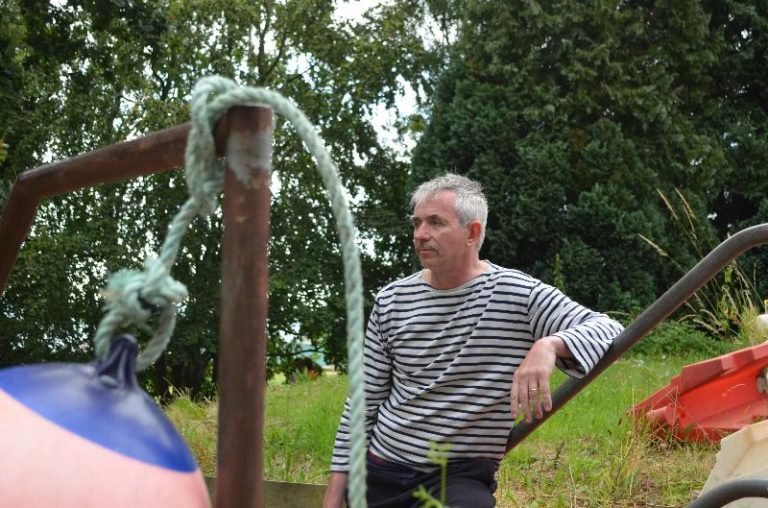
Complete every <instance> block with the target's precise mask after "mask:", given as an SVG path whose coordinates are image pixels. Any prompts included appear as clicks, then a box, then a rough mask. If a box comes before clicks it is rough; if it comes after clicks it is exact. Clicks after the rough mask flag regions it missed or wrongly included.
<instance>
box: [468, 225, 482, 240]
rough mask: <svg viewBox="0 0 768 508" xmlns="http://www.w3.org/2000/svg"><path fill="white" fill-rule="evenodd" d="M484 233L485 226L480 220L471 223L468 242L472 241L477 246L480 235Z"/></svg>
mask: <svg viewBox="0 0 768 508" xmlns="http://www.w3.org/2000/svg"><path fill="white" fill-rule="evenodd" d="M482 233H483V225H482V224H480V221H479V220H473V221H472V222H470V223H469V235H468V236H467V240H469V241H471V242H472V243H474V244H475V245H477V243H478V242H479V241H480V235H481V234H482Z"/></svg>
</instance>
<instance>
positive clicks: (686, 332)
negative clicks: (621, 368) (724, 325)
mask: <svg viewBox="0 0 768 508" xmlns="http://www.w3.org/2000/svg"><path fill="white" fill-rule="evenodd" d="M736 348H737V346H736V342H735V341H727V340H719V339H716V338H714V337H712V336H710V335H707V334H706V333H704V332H703V331H701V330H700V329H699V328H697V327H696V325H694V324H693V323H691V322H688V321H665V322H663V323H661V324H660V325H659V326H658V327H656V329H655V330H653V331H652V332H651V333H649V334H648V335H646V336H645V337H644V338H643V339H641V340H640V342H638V343H637V344H635V346H634V347H633V348H632V350H631V352H630V353H631V354H632V355H638V356H650V357H654V358H664V357H668V356H671V357H677V358H686V357H691V356H695V357H697V358H701V357H705V358H711V357H715V356H719V355H722V354H725V353H728V352H729V351H733V350H734V349H736Z"/></svg>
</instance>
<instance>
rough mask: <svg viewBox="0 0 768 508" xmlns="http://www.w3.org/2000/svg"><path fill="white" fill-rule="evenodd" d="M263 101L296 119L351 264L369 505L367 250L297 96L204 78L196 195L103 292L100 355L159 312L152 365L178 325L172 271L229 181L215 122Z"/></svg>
mask: <svg viewBox="0 0 768 508" xmlns="http://www.w3.org/2000/svg"><path fill="white" fill-rule="evenodd" d="M254 103H261V104H267V105H269V106H271V107H272V108H273V109H274V110H275V111H276V112H277V113H279V114H280V115H282V116H283V117H285V118H286V119H287V120H288V121H290V122H291V123H292V124H293V126H294V128H295V129H296V132H297V133H298V134H299V136H300V137H301V139H302V141H303V142H304V144H305V146H306V147H307V150H308V151H309V152H310V153H311V154H312V156H313V157H314V158H315V162H316V163H317V167H318V171H319V172H320V176H321V178H322V180H323V184H324V185H325V189H326V193H327V194H328V199H329V201H330V204H331V209H332V211H333V214H334V217H335V218H336V229H337V232H338V234H339V239H340V241H341V249H342V258H343V261H344V283H345V296H346V304H347V354H348V359H349V385H350V396H349V399H350V441H351V444H350V459H349V462H350V474H349V482H348V497H349V503H350V507H352V508H358V507H365V506H366V503H365V476H366V471H365V448H366V436H365V423H364V418H365V392H364V389H363V288H362V270H361V268H360V254H359V252H358V249H357V245H356V244H355V225H354V221H353V219H352V214H351V212H350V210H349V205H348V203H347V199H346V197H345V195H344V192H343V186H342V184H341V180H340V178H339V174H338V171H337V169H336V166H335V164H334V163H333V161H332V159H331V157H330V155H329V153H328V150H327V149H326V147H325V144H324V143H323V140H322V139H321V138H320V136H319V135H318V134H317V131H316V130H315V128H314V127H313V126H312V123H311V122H310V121H309V119H308V118H307V117H306V116H305V115H304V113H303V112H301V111H300V110H299V109H298V108H297V107H296V106H295V105H294V104H293V103H292V102H291V101H289V100H288V99H286V98H285V97H283V96H282V95H280V94H279V93H277V92H273V91H271V90H266V89H263V88H251V87H240V86H238V85H236V84H235V83H234V82H233V81H231V80H229V79H225V78H221V77H217V76H212V77H207V78H203V79H201V80H200V81H199V82H198V83H197V85H196V86H195V88H194V90H193V92H192V98H191V100H190V112H191V116H192V128H191V129H190V132H189V137H188V138H187V147H186V151H185V153H184V160H185V176H186V180H187V186H188V188H189V199H188V200H187V201H186V203H185V204H184V205H183V206H182V207H181V209H180V210H179V212H178V213H177V214H176V216H175V217H174V218H173V221H172V222H171V225H170V226H169V230H168V235H167V236H166V239H165V241H164V242H163V245H162V248H161V250H160V255H159V257H158V258H156V259H148V260H147V261H146V262H145V265H144V270H143V271H135V270H122V271H120V272H117V273H115V274H114V275H113V276H112V277H110V280H109V282H108V285H107V288H106V290H105V292H104V296H105V299H106V301H107V303H106V305H105V310H106V314H105V316H104V318H103V319H102V321H101V323H99V327H98V328H97V331H96V337H95V339H94V341H95V349H96V356H97V357H98V358H103V357H104V356H105V355H106V353H107V350H108V349H109V344H110V341H111V340H112V337H113V336H114V335H115V334H116V332H117V329H118V327H119V326H121V325H122V324H123V323H125V322H130V323H134V324H137V325H139V326H141V327H143V328H145V329H146V328H148V327H147V325H146V323H147V321H148V319H149V318H150V316H151V315H152V314H153V312H157V313H158V318H157V321H158V324H157V329H156V330H155V332H154V335H153V336H152V338H151V339H150V340H149V342H148V343H147V345H146V347H145V348H144V349H143V350H142V352H141V353H140V354H139V357H138V359H137V368H138V369H139V370H143V369H146V368H147V367H148V366H149V365H151V364H152V363H153V362H154V361H155V360H157V358H159V357H160V355H161V354H162V352H163V351H164V350H165V348H166V346H167V345H168V342H169V340H170V337H171V333H172V332H173V328H174V325H175V323H176V306H177V304H179V303H180V302H181V301H182V300H184V298H186V297H187V289H186V287H185V286H184V285H183V284H181V283H180V282H178V281H176V280H174V279H173V278H172V277H171V275H170V271H171V267H172V266H173V263H174V261H175V259H176V256H177V254H178V251H179V246H180V244H181V239H182V237H183V236H184V233H185V232H186V230H187V228H188V227H189V224H190V223H191V222H192V220H193V219H194V218H195V217H196V216H197V215H207V214H210V213H212V212H213V211H214V210H215V208H216V196H217V194H218V193H219V192H220V190H221V187H222V183H223V171H222V168H221V164H220V163H219V161H218V159H217V157H216V149H215V143H214V138H213V127H214V125H215V122H216V120H217V119H218V118H219V117H221V116H222V115H223V114H224V113H226V111H227V110H228V109H229V108H231V107H233V106H237V105H244V104H254Z"/></svg>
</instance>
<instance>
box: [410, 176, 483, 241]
mask: <svg viewBox="0 0 768 508" xmlns="http://www.w3.org/2000/svg"><path fill="white" fill-rule="evenodd" d="M443 191H453V192H455V193H456V201H455V203H454V206H455V207H456V214H457V215H458V216H459V222H460V223H461V225H462V226H466V225H468V224H469V223H470V222H472V221H473V220H477V221H480V224H481V225H482V227H483V229H482V231H481V232H480V240H479V241H478V242H477V250H480V247H482V246H483V240H485V224H486V222H487V221H488V202H487V201H486V199H485V194H483V187H482V186H481V185H480V183H479V182H476V181H474V180H470V179H469V178H467V177H466V176H461V175H457V174H454V173H446V174H444V175H442V176H438V177H436V178H433V179H432V180H429V181H428V182H424V183H422V184H421V185H419V186H418V187H417V188H416V190H415V191H413V194H411V210H413V209H415V208H416V207H417V206H418V205H421V204H422V203H424V201H426V200H427V199H430V198H432V197H434V196H435V194H437V193H439V192H443Z"/></svg>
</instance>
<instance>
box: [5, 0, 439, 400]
mask: <svg viewBox="0 0 768 508" xmlns="http://www.w3.org/2000/svg"><path fill="white" fill-rule="evenodd" d="M413 8H415V7H414V6H411V5H409V4H407V3H402V4H395V5H393V6H387V7H380V8H377V9H374V10H373V11H371V12H370V13H369V14H368V17H367V18H366V22H365V23H363V24H356V23H352V22H346V21H339V20H337V19H335V18H334V16H333V12H334V11H333V2H330V1H328V0H293V1H287V2H277V1H272V0H264V1H261V2H250V1H245V0H242V1H235V2H228V3H226V4H222V3H220V2H215V1H213V0H193V1H181V0H146V1H138V0H137V1H131V2H123V1H120V2H118V1H113V2H92V1H88V0H72V1H69V2H55V3H53V2H42V1H31V0H11V1H10V2H8V7H4V8H3V16H12V17H13V19H14V20H16V21H17V22H19V23H18V24H20V25H21V26H22V27H24V29H23V30H20V31H17V32H9V31H8V28H6V27H8V26H9V25H8V24H7V23H3V25H2V26H3V28H2V30H3V31H4V32H3V33H2V35H0V41H2V43H3V46H2V48H0V55H2V57H3V58H7V57H6V55H8V54H12V55H14V58H15V60H14V62H15V65H16V66H15V67H13V68H12V69H11V70H12V71H13V73H12V74H10V76H11V78H12V82H11V84H8V85H6V84H5V83H6V82H2V83H0V87H2V88H1V89H0V90H1V91H2V93H3V95H2V101H3V104H2V106H3V107H4V108H5V106H8V109H7V110H8V111H16V113H15V116H14V118H13V119H12V118H10V117H8V121H7V122H5V123H3V124H2V125H0V136H1V137H3V138H4V139H5V140H6V142H7V144H8V145H9V152H8V153H9V156H8V159H7V160H6V161H5V163H4V166H3V175H4V179H5V178H6V175H13V176H15V175H16V174H18V172H20V171H21V170H23V169H26V168H29V167H32V166H34V165H37V164H40V163H41V162H42V161H43V160H44V159H45V158H46V157H50V158H59V157H65V156H70V155H74V154H77V153H81V152H83V151H86V150H89V149H92V148H95V147H98V146H102V145H105V144H109V143H113V142H116V141H120V140H123V139H125V138H126V137H132V136H137V135H141V134H143V133H146V132H149V131H152V130H156V129H159V128H164V127H168V126H171V125H174V124H177V123H180V122H182V121H185V120H186V119H187V113H186V107H185V103H186V100H187V97H188V96H189V93H190V91H191V88H192V86H193V85H194V83H195V82H196V81H197V79H199V78H200V77H202V76H204V75H209V74H222V75H225V76H229V77H233V78H234V79H236V80H237V81H239V82H240V83H243V84H248V85H257V86H267V87H269V88H272V89H275V90H278V91H280V92H282V93H283V94H284V95H286V96H288V97H290V98H291V99H292V100H294V102H296V103H297V104H298V105H299V106H300V107H301V108H302V109H303V110H304V112H305V113H306V114H307V115H308V116H309V118H310V119H311V120H312V121H313V122H314V123H315V124H316V125H317V126H318V128H319V130H320V132H321V134H322V136H323V137H324V138H325V139H326V142H327V144H328V145H329V146H330V149H331V152H332V154H333V156H334V157H335V160H336V162H337V164H338V166H339V169H340V172H341V175H342V178H343V180H344V182H345V184H346V185H347V187H348V188H349V189H350V193H351V195H352V196H353V197H355V202H356V203H358V204H357V205H356V211H357V212H359V213H358V214H359V217H360V221H359V224H358V225H359V227H360V229H361V230H362V231H364V233H363V237H364V240H365V241H366V242H367V245H368V246H369V247H370V249H364V259H363V264H364V270H365V276H366V280H365V284H366V287H369V288H375V287H378V286H380V285H381V284H383V280H389V279H390V278H391V277H392V276H393V274H395V273H399V272H400V271H401V270H402V266H403V264H404V261H403V259H404V254H403V251H402V250H401V248H400V247H401V244H402V242H394V243H393V242H392V241H391V238H392V236H393V232H392V231H393V230H395V229H397V228H398V227H399V226H397V225H396V224H400V221H401V220H402V217H401V216H398V214H397V213H389V212H387V213H379V212H377V210H378V209H379V207H381V208H384V209H392V210H398V209H400V208H401V207H402V196H401V195H399V194H397V192H398V190H400V189H401V188H402V187H403V186H404V182H405V176H404V174H405V170H406V168H405V165H404V164H403V163H402V162H398V161H397V160H396V158H395V153H394V152H393V151H392V150H391V149H389V148H387V147H385V146H382V145H381V144H380V142H379V140H378V138H377V135H376V132H375V130H374V128H373V127H372V125H371V119H370V114H371V111H372V110H373V108H374V106H375V105H376V104H380V103H383V104H386V105H388V106H393V105H394V100H395V97H396V96H397V95H398V94H399V93H400V90H401V88H402V86H403V80H410V79H414V80H418V79H420V76H422V74H423V69H424V68H426V67H427V66H429V65H431V58H432V57H431V55H430V54H428V53H427V52H426V51H424V50H422V49H421V48H420V46H419V44H418V40H417V39H416V38H415V37H414V35H413V32H414V30H413V26H412V19H413V18H412V17H411V16H409V12H410V11H409V9H413ZM307 20H310V21H311V22H309V23H307ZM13 80H15V81H13ZM18 83H23V85H24V86H23V87H20V88H19V87H17V86H16V85H17V84H18ZM28 104H31V106H29V108H27V109H24V107H26V105H28ZM20 119H24V121H23V122H21V121H19V120H20ZM274 164H275V168H276V171H275V179H276V180H277V181H279V185H277V186H276V187H275V192H274V196H273V204H272V205H273V215H272V226H271V227H272V242H271V244H270V256H271V260H270V263H271V272H272V277H271V288H270V306H271V309H270V319H269V336H270V344H269V353H270V356H269V364H270V368H271V369H280V368H281V366H283V365H285V364H286V363H287V360H288V359H289V358H290V356H291V355H292V354H294V353H295V345H294V343H293V342H291V340H290V339H292V338H294V337H301V338H307V339H309V340H310V341H311V342H312V343H313V344H315V345H316V346H317V347H318V348H322V349H324V350H327V351H328V353H329V357H330V358H331V359H332V360H333V361H334V362H336V363H338V364H339V365H341V366H342V367H343V365H344V363H345V355H344V349H343V348H344V340H345V339H344V333H343V330H345V325H344V322H345V318H344V315H343V303H342V295H343V288H342V284H343V278H342V276H341V270H342V263H341V258H340V255H339V249H338V246H337V241H336V235H335V227H334V224H333V221H332V219H331V217H330V209H329V207H328V205H327V199H326V198H325V191H324V190H323V189H322V186H321V184H320V179H319V178H318V176H317V175H316V174H315V173H316V172H315V170H314V163H313V162H312V161H311V159H310V157H309V156H308V154H307V153H306V152H305V150H304V149H303V147H302V146H301V143H300V141H299V139H298V137H297V136H296V135H295V134H294V133H293V132H292V130H291V129H290V128H289V127H287V126H284V125H282V123H279V124H278V128H277V130H276V132H275V143H274ZM383 183H385V184H384V185H383ZM185 193H186V190H185V187H184V184H183V179H182V178H181V175H180V173H179V172H173V173H167V174H163V175H156V176H153V177H149V178H144V179H139V180H136V181H132V182H127V183H125V184H120V185H113V186H104V187H100V188H98V189H90V190H85V191H82V192H78V193H74V194H71V195H68V196H62V197H60V198H56V199H54V200H50V201H48V202H47V203H46V204H45V205H44V206H43V207H42V208H41V210H40V213H39V216H38V218H37V220H36V222H35V227H34V231H33V233H32V235H31V237H30V239H29V240H28V241H27V243H26V244H25V246H24V249H23V250H22V252H21V256H20V258H19V261H18V264H17V266H16V268H15V270H14V273H13V274H12V276H11V280H10V282H9V286H8V288H7V290H6V292H5V294H4V295H3V296H2V299H0V336H6V337H11V339H10V340H6V341H4V342H3V344H2V345H0V351H2V353H0V362H2V363H5V364H8V363H19V362H29V361H39V360H43V359H53V358H59V359H68V360H69V359H76V358H87V357H89V356H90V355H91V354H92V352H91V347H90V342H89V341H90V338H91V337H92V336H93V332H94V329H95V326H96V325H97V323H98V320H99V319H100V317H101V311H100V309H99V306H100V304H101V302H100V300H99V298H98V294H99V290H100V288H102V287H103V285H104V279H105V276H106V275H107V274H108V273H111V272H112V271H115V270H117V269H120V268H131V267H137V266H138V265H140V264H141V261H142V258H143V257H144V256H145V255H146V254H148V253H149V252H151V251H157V249H158V248H159V245H160V242H161V241H162V239H163V238H164V237H165V234H166V228H167V225H168V223H169V221H170V220H171V217H172V215H173V213H175V211H176V210H177V209H178V207H179V206H180V204H181V203H182V202H183V200H184V198H185ZM393 203H394V204H393ZM220 237H221V220H220V216H219V214H214V215H213V216H211V217H208V218H206V219H200V220H197V221H196V222H195V223H194V225H193V226H192V228H191V230H190V231H189V232H188V233H187V235H186V237H185V240H184V244H183V249H182V251H181V253H180V257H179V260H178V262H177V263H176V265H175V266H174V268H173V275H174V277H175V278H177V279H178V280H180V281H181V282H183V283H185V284H186V285H187V286H188V288H189V290H190V295H191V296H190V298H189V300H188V301H187V302H185V304H184V306H183V308H182V311H181V316H180V319H179V321H178V324H177V327H176V331H175V334H174V337H173V339H172V343H171V346H170V348H169V350H168V351H167V352H166V354H165V355H164V356H163V358H162V360H161V361H159V362H157V364H156V365H155V366H154V367H153V369H152V372H149V373H148V374H147V376H146V383H147V386H148V387H149V388H150V389H151V390H153V391H154V393H157V394H163V393H165V392H166V390H167V387H168V385H169V384H173V385H174V386H176V387H177V388H186V389H189V390H191V391H192V392H193V394H196V393H211V390H213V389H214V388H215V387H214V386H213V385H212V384H211V376H212V375H213V376H214V378H215V373H212V371H213V370H215V367H214V366H215V361H216V351H217V346H216V339H217V335H218V307H219V298H220V295H219V281H220V273H219V270H220V269H219V265H220V261H221V259H220V258H221V253H220V248H219V241H220ZM374 256H375V259H374ZM51 295H52V296H53V298H51ZM213 381H215V379H213Z"/></svg>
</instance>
